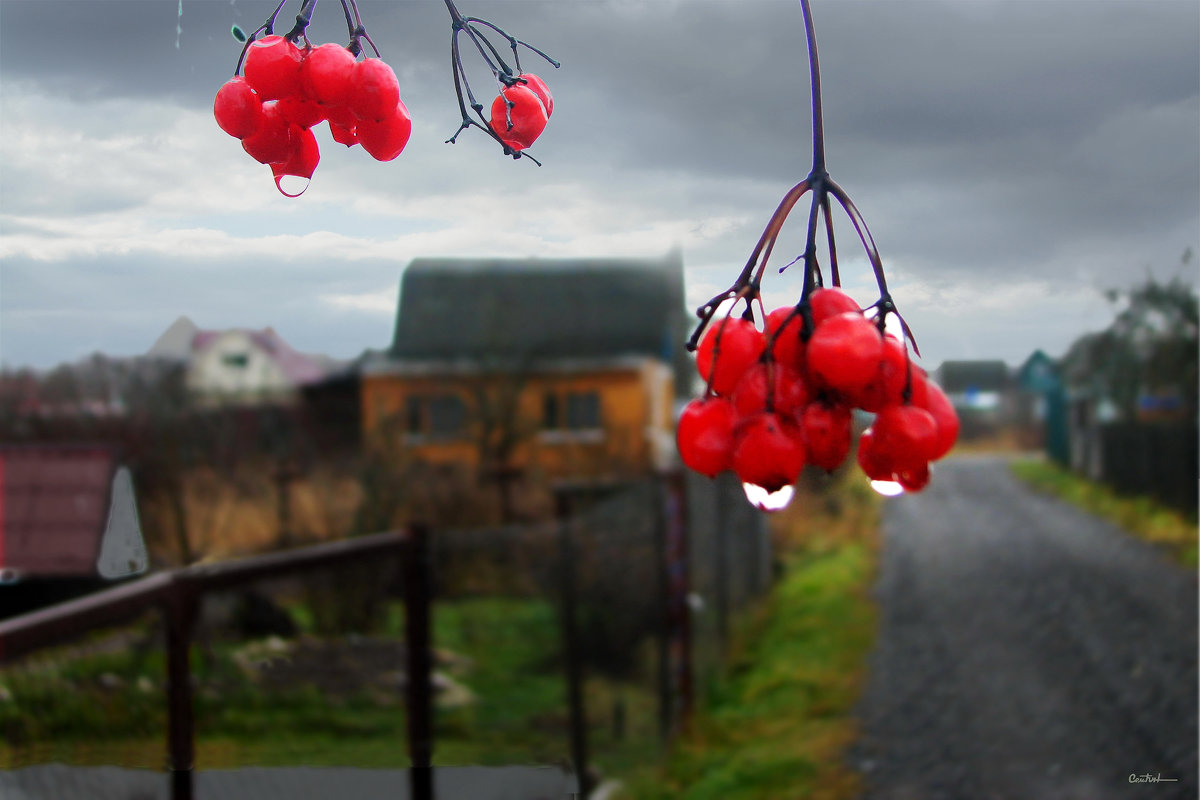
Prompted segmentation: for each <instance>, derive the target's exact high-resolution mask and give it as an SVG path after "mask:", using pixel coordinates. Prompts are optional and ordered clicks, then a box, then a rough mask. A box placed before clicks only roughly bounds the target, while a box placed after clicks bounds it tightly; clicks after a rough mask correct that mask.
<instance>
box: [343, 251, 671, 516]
mask: <svg viewBox="0 0 1200 800" xmlns="http://www.w3.org/2000/svg"><path fill="white" fill-rule="evenodd" d="M684 315H685V309H684V294H683V262H682V257H681V255H680V254H679V252H678V251H673V252H671V253H669V254H667V255H666V256H665V257H660V258H646V259H606V258H594V259H588V258H581V259H417V260H414V261H413V262H412V263H411V264H410V265H409V266H408V268H407V269H406V270H405V272H404V275H403V278H402V281H401V288H400V301H399V306H398V311H397V316H396V328H395V336H394V338H393V341H392V345H391V347H390V348H389V349H388V350H387V351H385V352H383V353H380V354H378V355H377V356H376V357H375V358H371V359H368V360H367V361H366V362H365V363H364V364H363V368H362V384H361V392H362V424H363V434H364V436H365V438H366V439H367V440H371V439H378V438H379V437H381V436H384V437H386V436H392V437H395V438H396V439H397V440H398V442H399V445H400V449H401V450H402V451H403V453H404V455H405V457H406V458H409V459H412V460H414V461H416V462H419V463H422V464H425V465H432V466H435V467H437V466H441V467H444V468H446V469H447V470H458V471H459V472H460V473H465V472H470V473H474V474H476V475H477V476H479V477H480V478H482V479H483V480H491V481H496V482H498V483H499V484H500V485H501V487H502V490H501V491H502V494H507V493H508V492H507V489H505V488H503V487H508V486H509V485H511V484H512V483H513V482H514V481H518V480H524V479H526V478H528V479H532V480H534V481H544V480H549V479H554V478H566V477H571V478H600V477H609V478H611V477H614V476H629V475H635V474H647V473H649V472H651V471H653V470H654V469H655V468H658V467H661V466H665V465H666V464H667V463H669V462H670V460H671V458H672V457H673V453H674V409H675V404H676V401H677V399H678V398H679V397H681V396H685V395H686V394H687V392H688V386H689V383H690V381H691V375H692V372H693V369H692V367H691V366H690V363H691V362H690V356H689V355H688V353H687V351H686V349H685V347H684V342H685V340H686V338H687V335H686V334H687V332H686V330H685V319H684ZM505 502H506V504H507V502H508V501H505Z"/></svg>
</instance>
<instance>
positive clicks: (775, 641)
mask: <svg viewBox="0 0 1200 800" xmlns="http://www.w3.org/2000/svg"><path fill="white" fill-rule="evenodd" d="M843 480H844V479H843ZM876 500H877V498H875V497H874V495H872V494H871V493H870V492H869V490H867V489H866V485H865V483H862V485H861V486H860V485H859V484H858V483H857V482H856V483H843V482H837V483H835V484H834V485H831V486H826V487H824V490H823V491H821V492H819V493H817V492H814V493H811V494H807V495H802V499H801V501H800V502H799V503H798V504H797V506H798V507H797V508H795V509H792V510H791V511H790V513H789V514H787V515H785V516H784V517H783V518H781V520H780V522H779V524H778V526H777V529H776V534H777V541H778V543H779V546H780V547H781V548H782V550H783V553H784V574H783V577H782V579H781V581H780V582H779V584H778V585H777V586H776V587H775V590H774V592H773V593H772V595H771V596H770V597H769V598H768V600H767V601H766V602H765V603H764V604H763V605H762V606H761V607H760V608H758V609H756V610H755V611H754V612H753V613H752V614H751V615H749V616H748V617H747V618H746V619H745V620H743V623H742V626H741V630H740V631H739V634H738V637H737V639H738V644H737V646H736V649H735V655H734V657H733V659H732V662H731V664H730V666H729V670H728V673H727V675H726V676H725V678H724V679H723V680H721V681H719V682H718V683H717V685H716V686H715V687H714V688H713V690H712V691H711V692H710V696H709V697H708V698H707V700H706V703H705V705H704V708H702V709H701V710H700V711H699V712H698V713H697V714H696V716H695V718H694V720H693V724H692V726H691V729H690V730H689V731H688V732H687V733H686V735H685V736H684V737H682V738H681V740H680V741H678V742H677V743H676V745H675V747H674V748H673V751H672V752H671V754H670V757H669V758H668V759H667V761H666V763H665V764H664V765H661V766H655V767H650V768H643V769H640V770H636V771H634V772H633V773H632V774H630V775H629V776H628V778H627V781H626V786H625V788H624V789H623V790H622V791H623V794H622V795H621V796H622V797H623V798H628V799H633V798H636V800H666V798H672V799H675V798H683V799H685V800H709V799H710V798H711V800H716V799H717V798H721V800H758V799H761V800H767V799H768V798H769V799H770V800H779V799H780V798H800V797H804V798H823V799H824V800H846V799H847V798H852V797H856V796H857V794H858V792H859V790H860V788H861V787H860V784H859V779H858V776H857V775H855V774H854V773H853V772H851V771H850V770H849V769H848V768H847V767H846V766H845V764H844V759H843V756H844V753H845V750H846V748H847V747H848V746H849V745H850V744H851V743H852V742H853V741H854V739H855V736H856V729H855V725H854V723H853V720H852V718H851V711H852V707H853V705H854V703H855V702H856V700H857V698H858V697H859V693H860V690H861V685H862V681H863V678H864V663H865V659H866V656H867V653H868V651H869V649H870V647H871V646H872V643H873V641H874V635H875V629H876V627H875V626H876V622H875V621H876V614H875V609H874V606H873V604H872V603H871V601H870V599H869V595H868V589H869V586H870V583H871V581H872V579H873V576H874V572H875V541H876V539H875V536H876V531H877V524H878V517H877V514H878V503H877V502H876Z"/></svg>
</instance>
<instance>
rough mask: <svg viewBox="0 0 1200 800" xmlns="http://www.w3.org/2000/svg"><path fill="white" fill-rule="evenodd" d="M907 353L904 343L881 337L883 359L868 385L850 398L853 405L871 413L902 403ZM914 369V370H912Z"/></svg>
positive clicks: (907, 365)
mask: <svg viewBox="0 0 1200 800" xmlns="http://www.w3.org/2000/svg"><path fill="white" fill-rule="evenodd" d="M909 364H910V362H909V358H908V351H907V350H906V349H905V347H904V343H903V342H901V341H900V340H899V339H897V338H896V337H895V336H892V335H890V334H888V335H885V336H884V337H883V358H881V359H880V360H879V365H878V367H877V368H876V370H875V375H874V377H872V378H871V381H870V383H868V384H867V385H866V386H865V387H863V389H862V391H860V392H856V393H855V394H854V396H853V397H852V398H850V399H851V400H852V401H853V403H854V405H855V406H857V407H858V408H861V409H862V410H863V411H870V412H872V413H874V412H876V411H878V410H879V409H881V408H883V407H884V406H892V405H897V404H899V403H901V402H902V401H903V395H904V386H905V384H906V383H907V381H908V368H909ZM914 369H915V368H914Z"/></svg>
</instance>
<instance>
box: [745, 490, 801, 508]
mask: <svg viewBox="0 0 1200 800" xmlns="http://www.w3.org/2000/svg"><path fill="white" fill-rule="evenodd" d="M742 491H743V492H745V493H746V499H747V500H749V501H750V505H752V506H754V507H755V508H757V509H759V510H760V511H781V510H783V509H785V508H787V506H788V503H790V502H792V496H793V495H794V494H795V489H793V488H792V487H791V486H790V485H789V486H784V487H783V488H782V489H779V490H777V491H774V492H768V491H767V490H766V489H764V488H763V487H761V486H759V485H758V484H756V483H743V484H742Z"/></svg>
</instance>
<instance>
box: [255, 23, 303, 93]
mask: <svg viewBox="0 0 1200 800" xmlns="http://www.w3.org/2000/svg"><path fill="white" fill-rule="evenodd" d="M303 58H304V54H303V52H302V51H301V50H300V48H299V47H296V45H294V44H292V43H291V42H289V41H288V40H287V39H284V38H283V37H282V36H279V35H277V34H271V35H270V36H264V37H263V38H261V39H258V40H256V41H254V42H252V43H251V45H250V47H249V48H248V49H247V50H246V64H245V67H244V68H243V70H242V72H243V74H245V76H246V83H248V84H250V88H252V89H254V91H256V92H258V94H259V96H260V97H261V98H262V99H263V100H280V99H282V98H284V97H290V96H292V95H299V94H300V93H301V89H302V87H301V82H300V63H301V61H303Z"/></svg>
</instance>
